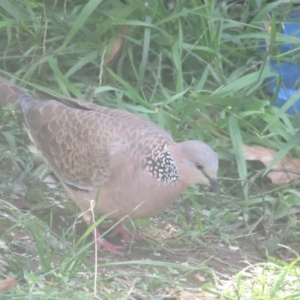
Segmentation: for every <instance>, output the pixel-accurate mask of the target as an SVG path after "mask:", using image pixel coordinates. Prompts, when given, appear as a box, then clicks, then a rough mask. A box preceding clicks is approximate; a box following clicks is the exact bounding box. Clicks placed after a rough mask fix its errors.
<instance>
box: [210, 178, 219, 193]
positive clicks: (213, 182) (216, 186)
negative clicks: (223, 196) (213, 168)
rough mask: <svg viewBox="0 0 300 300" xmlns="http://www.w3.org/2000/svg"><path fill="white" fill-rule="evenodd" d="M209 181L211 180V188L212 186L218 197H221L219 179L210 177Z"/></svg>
mask: <svg viewBox="0 0 300 300" xmlns="http://www.w3.org/2000/svg"><path fill="white" fill-rule="evenodd" d="M208 180H209V183H210V186H211V188H212V190H213V191H214V192H215V193H216V194H217V195H218V196H220V185H219V182H218V179H217V178H210V177H208Z"/></svg>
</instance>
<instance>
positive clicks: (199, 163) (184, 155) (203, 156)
mask: <svg viewBox="0 0 300 300" xmlns="http://www.w3.org/2000/svg"><path fill="white" fill-rule="evenodd" d="M176 146H178V147H179V153H180V164H179V165H178V168H179V172H180V173H181V177H182V179H183V180H184V181H185V182H186V184H187V185H191V184H197V183H200V184H208V185H210V186H211V187H212V189H213V190H214V191H215V192H216V193H217V194H219V189H220V188H219V184H218V180H217V172H218V163H219V160H218V156H217V154H216V153H215V152H214V150H213V149H212V148H211V147H209V146H208V145H206V144H205V143H202V142H200V141H185V142H182V143H178V144H177V145H176Z"/></svg>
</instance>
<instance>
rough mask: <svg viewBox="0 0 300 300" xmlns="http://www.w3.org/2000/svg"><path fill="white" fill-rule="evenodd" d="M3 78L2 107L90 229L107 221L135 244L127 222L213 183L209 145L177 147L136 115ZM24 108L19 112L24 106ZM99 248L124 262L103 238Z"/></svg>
mask: <svg viewBox="0 0 300 300" xmlns="http://www.w3.org/2000/svg"><path fill="white" fill-rule="evenodd" d="M20 91H22V90H21V89H18V88H17V87H16V86H14V85H13V84H11V83H10V82H9V81H7V80H5V79H3V80H2V78H0V93H1V95H5V97H6V99H2V100H1V102H2V103H4V104H5V103H8V102H10V101H11V100H9V99H13V101H11V102H13V103H14V104H15V106H16V107H20V108H21V110H22V114H23V117H24V119H25V126H26V128H27V131H28V134H29V136H30V139H31V140H32V142H33V143H34V144H35V145H36V146H37V148H38V149H39V150H40V151H41V153H42V155H43V157H44V159H45V161H46V162H47V163H48V165H49V166H50V167H51V169H52V170H53V171H54V173H55V174H56V175H57V177H58V178H59V179H60V181H61V183H62V185H63V186H64V188H65V190H66V191H67V192H68V194H69V195H70V197H71V199H72V200H73V201H74V202H75V203H76V204H77V205H78V207H79V208H80V209H81V210H82V212H83V217H84V220H85V222H86V223H87V224H91V223H92V220H93V218H92V212H91V200H94V203H95V207H94V214H95V215H96V216H99V215H106V214H108V215H109V218H112V219H113V220H115V221H116V222H118V225H117V226H116V227H115V230H114V233H115V234H116V233H120V234H121V236H122V237H123V239H124V240H125V241H127V242H128V241H130V240H131V238H132V237H133V236H132V235H131V233H130V232H129V231H128V230H127V229H126V227H125V225H124V222H123V220H124V218H126V217H127V216H129V217H130V218H146V217H151V216H154V215H156V214H159V213H160V212H162V211H163V210H164V209H165V208H166V207H167V206H168V205H170V204H171V203H172V202H173V201H174V200H175V199H176V198H177V197H178V196H179V195H180V194H181V192H182V191H183V190H184V189H185V188H187V187H188V186H190V185H192V184H197V183H203V184H210V185H211V186H212V187H213V188H215V189H217V188H218V183H217V180H216V175H217V170H218V158H217V155H216V153H215V152H214V151H213V150H212V149H211V148H210V147H209V146H208V145H206V144H204V143H202V142H200V141H197V140H191V141H184V142H181V143H175V142H174V141H173V139H172V137H171V135H170V134H169V133H167V132H166V131H165V130H163V129H162V128H160V127H159V126H158V125H156V124H155V123H153V122H151V121H148V120H146V119H144V118H142V117H139V116H137V115H135V114H132V113H129V112H126V111H122V110H118V109H114V108H107V107H102V106H98V105H95V104H93V103H90V102H86V101H80V100H76V99H60V100H59V99H56V100H54V99H53V100H51V99H46V100H39V99H35V98H33V97H31V96H30V95H28V94H25V93H24V92H22V93H21V92H20ZM19 105H20V106H19ZM94 233H95V238H96V240H97V246H98V247H99V248H100V247H103V248H104V249H105V250H108V251H110V252H112V253H114V254H117V255H122V252H121V251H120V247H119V246H116V245H113V244H110V243H109V242H107V241H106V240H104V239H103V238H101V235H100V232H99V230H98V229H95V231H94Z"/></svg>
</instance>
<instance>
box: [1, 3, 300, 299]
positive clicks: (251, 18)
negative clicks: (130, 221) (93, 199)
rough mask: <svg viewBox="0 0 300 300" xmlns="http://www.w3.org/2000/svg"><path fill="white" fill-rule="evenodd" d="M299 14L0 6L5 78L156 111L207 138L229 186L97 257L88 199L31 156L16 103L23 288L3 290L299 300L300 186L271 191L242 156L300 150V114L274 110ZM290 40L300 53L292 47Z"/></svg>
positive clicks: (13, 231) (256, 7)
mask: <svg viewBox="0 0 300 300" xmlns="http://www.w3.org/2000/svg"><path fill="white" fill-rule="evenodd" d="M295 9H297V6H295V5H293V2H292V1H272V2H267V1H264V0H261V1H260V0H249V1H234V0H233V1H213V0H207V1H199V0H190V1H184V0H165V1H162V0H150V1H140V0H126V1H125V0H124V1H120V0H110V1H106V0H90V1H82V0H81V1H80V0H64V1H57V0H27V1H24V0H2V1H0V40H1V43H0V65H1V67H0V74H1V75H2V76H4V77H6V78H8V79H9V80H11V81H12V82H14V83H16V84H17V85H18V86H19V87H22V88H24V90H27V91H29V92H31V93H33V91H34V90H35V89H41V90H44V91H47V92H49V93H51V94H53V95H56V96H64V97H75V98H80V99H85V100H87V101H93V102H95V103H97V104H99V105H105V106H110V107H118V108H120V109H124V110H128V111H131V112H133V113H136V114H139V115H142V116H144V117H146V118H149V119H151V120H153V121H154V122H156V123H158V124H160V126H162V127H163V128H165V129H166V130H168V131H169V132H171V133H172V135H173V137H174V139H175V140H176V141H181V140H186V139H199V140H202V141H205V142H206V143H208V144H209V145H210V146H211V147H212V148H213V149H215V150H216V151H217V153H218V155H219V158H220V172H219V177H220V181H221V185H222V193H221V197H220V198H216V196H215V195H213V194H212V193H210V192H208V191H206V190H205V189H201V190H199V189H190V190H188V191H187V192H186V193H185V194H184V196H183V197H182V198H183V200H184V201H183V200H182V201H178V202H177V203H175V204H174V206H172V207H171V208H170V209H169V210H168V211H167V212H166V213H165V214H164V215H163V216H160V217H158V218H154V219H151V220H143V221H142V220H141V221H139V220H138V221H136V222H135V226H137V227H141V230H142V231H143V232H144V233H145V234H146V236H148V238H147V239H146V241H144V242H141V243H136V244H135V245H134V246H133V247H132V249H131V250H130V251H131V252H130V253H131V254H130V255H131V257H132V260H126V259H120V258H114V257H112V256H110V255H108V254H106V253H102V252H100V253H98V257H95V256H94V255H95V254H94V248H93V243H92V241H91V240H90V239H89V238H87V240H85V239H86V237H87V236H88V231H86V228H84V226H83V229H81V231H80V229H79V232H78V230H77V227H80V226H81V225H80V224H79V225H78V224H77V223H79V221H80V220H79V219H78V218H76V215H78V212H77V210H76V208H75V207H74V206H73V204H72V203H71V202H69V201H67V196H66V194H65V193H64V191H63V189H61V187H59V188H56V189H53V188H51V187H49V185H47V184H46V183H45V180H44V179H45V178H48V177H47V176H48V174H49V170H48V169H47V167H46V166H45V165H44V164H42V163H40V162H37V161H36V160H35V159H34V157H33V156H32V154H31V153H30V152H29V150H28V148H27V145H28V144H29V141H28V138H27V135H26V133H25V131H24V128H23V127H22V126H20V125H19V124H18V123H17V122H16V118H15V111H14V109H13V107H11V106H8V107H6V108H4V109H2V112H1V128H0V170H1V172H0V217H1V218H0V230H1V235H0V277H1V278H7V277H14V278H17V279H18V281H19V283H20V285H19V286H17V287H16V288H14V289H10V290H8V291H6V292H4V293H2V294H0V299H34V300H36V299H43V300H44V299H96V298H98V299H182V300H183V299H272V300H273V299H300V292H299V291H300V289H299V267H298V261H299V257H298V252H299V234H300V228H299V221H298V219H297V216H298V213H299V209H300V198H299V196H300V195H299V191H298V186H299V185H298V182H297V181H294V182H292V183H290V184H288V185H283V186H277V185H274V184H272V183H271V182H270V181H269V180H268V179H267V177H266V176H265V175H266V172H265V167H264V166H263V165H262V164H261V163H253V162H251V163H249V162H246V161H245V157H244V153H243V145H244V144H246V145H259V146H263V147H266V148H268V149H273V150H276V151H279V150H281V151H280V152H279V155H278V156H277V158H278V159H279V158H281V157H283V156H285V155H286V154H287V153H289V155H291V156H295V157H297V156H299V152H300V151H299V145H298V135H297V132H298V127H299V116H297V115H296V116H290V115H287V114H285V113H284V111H285V108H283V109H280V108H277V107H275V106H274V105H272V104H273V102H274V99H275V98H276V94H275V95H270V94H268V93H267V92H266V88H265V81H264V80H265V79H266V78H269V77H270V76H272V75H274V74H272V73H271V72H270V67H269V61H270V59H273V60H275V61H277V62H281V61H290V62H295V61H296V62H297V61H298V57H297V53H298V51H299V49H300V41H299V39H297V38H293V37H290V36H286V35H284V34H282V33H281V31H280V28H281V24H282V22H283V21H287V20H288V18H289V12H290V11H292V10H295ZM284 43H288V44H292V45H294V47H295V48H294V49H293V50H291V51H289V52H287V53H284V54H282V53H280V52H279V50H278V49H279V47H280V46H281V45H282V44H284ZM279 84H280V80H279V81H278V89H279ZM0 97H1V95H0ZM295 100H296V98H295V97H294V98H293V99H291V101H290V102H289V103H288V104H287V106H290V105H292V104H293V102H294V101H295ZM25 208H26V209H25ZM75 225H76V233H75V234H74V227H75Z"/></svg>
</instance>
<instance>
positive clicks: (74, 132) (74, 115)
mask: <svg viewBox="0 0 300 300" xmlns="http://www.w3.org/2000/svg"><path fill="white" fill-rule="evenodd" d="M20 102H21V107H22V111H23V115H24V118H25V123H26V127H27V129H28V132H29V135H30V136H31V139H32V140H33V142H34V143H35V144H36V145H37V147H38V149H39V150H40V151H41V152H42V154H43V156H44V157H45V160H46V161H47V163H48V164H49V165H50V167H51V168H52V169H53V171H54V172H55V173H56V175H57V176H58V177H59V178H60V179H61V180H62V181H63V182H65V183H66V184H69V185H72V186H75V187H77V188H80V189H92V188H93V187H95V186H98V185H99V184H101V183H103V182H104V181H105V180H106V179H107V178H108V177H109V176H110V175H111V173H112V172H116V171H115V169H117V168H118V170H120V166H124V165H126V163H127V162H128V161H130V160H131V161H133V163H136V164H137V165H139V164H142V163H145V162H144V161H142V160H143V157H144V155H145V153H147V152H149V151H151V139H152V140H153V139H154V137H155V139H156V140H159V139H161V140H167V141H169V142H170V143H171V142H172V141H173V140H172V138H171V136H170V135H169V134H168V133H166V132H165V131H164V130H163V129H161V128H160V127H159V126H158V125H156V124H154V123H152V122H150V121H148V120H145V119H143V118H140V117H138V116H136V115H134V114H131V113H128V112H125V111H121V110H117V109H110V108H106V107H101V106H98V105H95V104H93V103H89V102H85V101H80V100H76V99H65V100H63V101H62V102H63V103H62V102H59V101H57V100H43V101H39V100H36V99H34V98H32V97H30V96H28V95H24V96H23V97H22V98H21V101H20Z"/></svg>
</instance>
